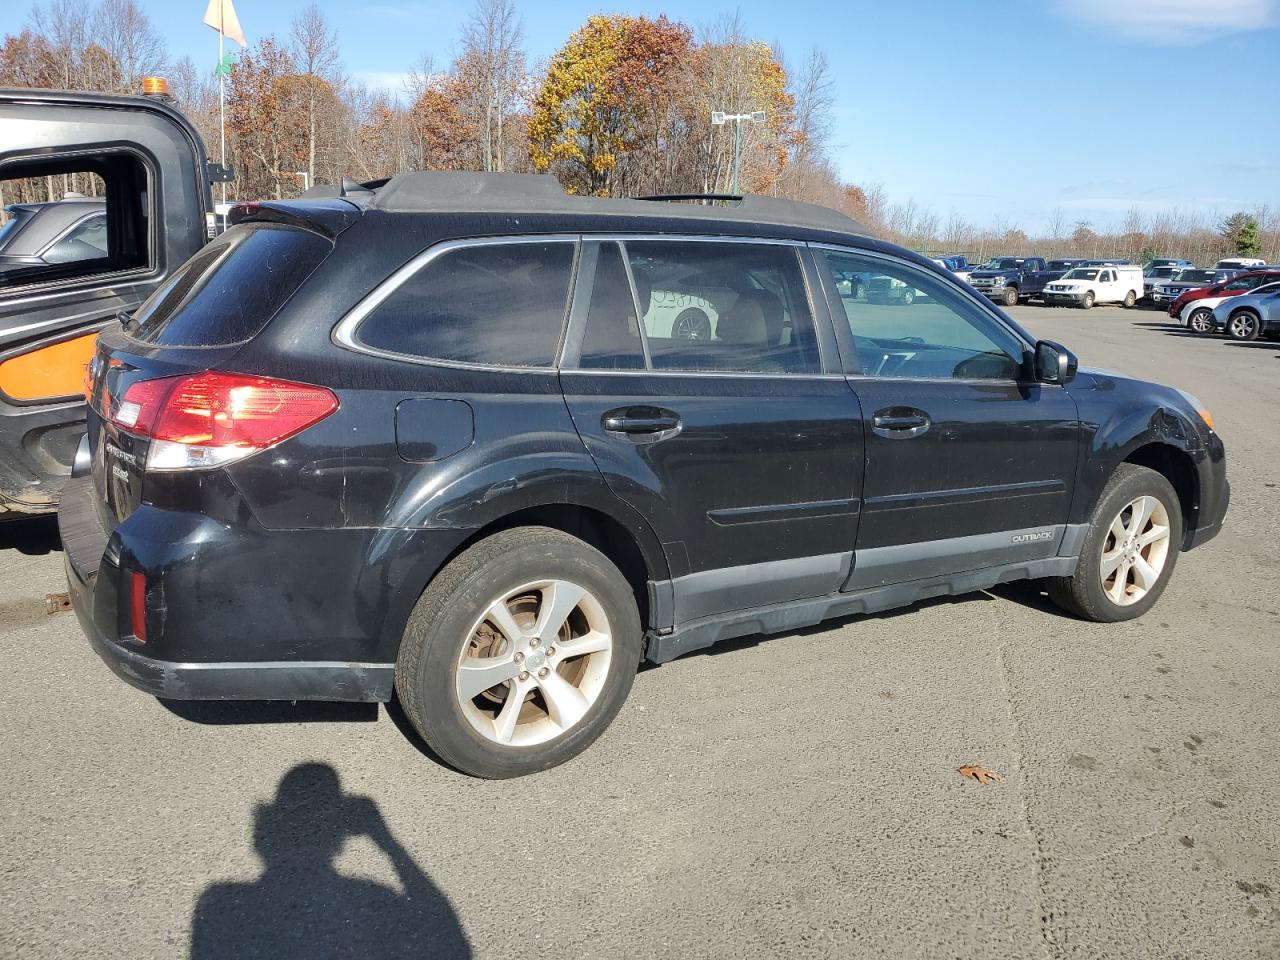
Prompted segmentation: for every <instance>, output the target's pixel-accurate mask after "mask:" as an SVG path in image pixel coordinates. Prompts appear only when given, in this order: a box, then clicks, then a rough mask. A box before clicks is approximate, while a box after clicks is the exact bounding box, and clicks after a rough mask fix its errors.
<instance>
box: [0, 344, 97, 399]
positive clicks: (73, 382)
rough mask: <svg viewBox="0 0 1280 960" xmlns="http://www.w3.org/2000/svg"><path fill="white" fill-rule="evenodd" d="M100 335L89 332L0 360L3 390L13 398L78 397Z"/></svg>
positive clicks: (1, 391)
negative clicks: (95, 342) (95, 343)
mask: <svg viewBox="0 0 1280 960" xmlns="http://www.w3.org/2000/svg"><path fill="white" fill-rule="evenodd" d="M97 339H98V334H97V333H96V332H94V333H86V334H84V335H83V336H80V337H74V338H72V339H71V340H62V341H60V342H58V343H52V344H50V345H49V346H47V347H40V348H38V349H36V350H32V351H30V352H29V353H22V354H19V355H18V356H16V357H10V358H9V359H8V360H6V361H4V362H3V363H0V393H4V395H5V396H7V397H8V398H9V399H11V400H19V401H24V400H53V399H56V398H58V397H74V396H77V395H78V394H79V393H80V392H81V389H82V387H83V383H84V370H85V367H86V366H88V364H89V360H90V359H91V358H92V357H93V345H94V341H96V340H97Z"/></svg>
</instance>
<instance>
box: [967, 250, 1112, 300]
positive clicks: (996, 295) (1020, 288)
mask: <svg viewBox="0 0 1280 960" xmlns="http://www.w3.org/2000/svg"><path fill="white" fill-rule="evenodd" d="M1089 262H1090V261H1088V260H1085V259H1083V258H1081V257H1061V258H1058V259H1056V260H1050V261H1049V262H1048V263H1045V261H1044V260H1043V259H1041V258H1040V257H993V258H992V259H990V260H988V261H987V262H986V263H984V264H983V265H982V266H981V267H978V268H977V269H976V270H974V271H973V273H972V274H971V275H970V277H969V283H970V284H972V285H973V288H974V289H975V290H977V291H978V292H979V293H983V294H985V295H986V296H988V297H990V298H991V299H992V300H998V301H999V302H1000V303H1003V304H1004V305H1005V306H1006V307H1012V306H1014V305H1015V304H1017V303H1018V301H1020V300H1022V301H1026V300H1030V299H1032V298H1033V297H1037V296H1040V295H1042V294H1043V293H1044V288H1045V287H1046V286H1048V285H1049V284H1050V283H1052V282H1053V281H1054V280H1058V279H1061V277H1062V276H1063V275H1064V274H1066V273H1067V271H1069V270H1074V269H1075V268H1076V267H1082V266H1085V265H1086V264H1088V263H1089Z"/></svg>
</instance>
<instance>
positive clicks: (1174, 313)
mask: <svg viewBox="0 0 1280 960" xmlns="http://www.w3.org/2000/svg"><path fill="white" fill-rule="evenodd" d="M1276 280H1280V269H1277V268H1273V267H1268V268H1267V269H1265V270H1250V271H1249V272H1248V273H1241V274H1237V275H1236V276H1234V277H1232V278H1231V279H1230V280H1227V281H1225V282H1224V283H1215V284H1214V285H1213V286H1211V287H1200V288H1198V289H1195V290H1184V291H1183V292H1182V293H1180V294H1178V298H1177V299H1176V300H1174V301H1173V303H1171V304H1169V316H1171V317H1173V319H1175V320H1177V319H1178V318H1179V316H1180V315H1181V313H1182V308H1183V307H1185V306H1186V305H1187V304H1188V303H1190V302H1191V301H1192V300H1199V299H1201V298H1202V297H1222V296H1227V297H1231V296H1235V295H1236V294H1241V293H1248V292H1249V291H1250V290H1252V289H1253V288H1254V287H1260V286H1262V285H1263V284H1264V283H1272V282H1273V281H1276Z"/></svg>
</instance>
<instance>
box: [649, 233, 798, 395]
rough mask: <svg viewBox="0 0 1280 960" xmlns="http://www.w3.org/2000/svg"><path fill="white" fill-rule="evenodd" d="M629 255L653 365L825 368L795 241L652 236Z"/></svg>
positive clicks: (741, 370) (723, 368)
mask: <svg viewBox="0 0 1280 960" xmlns="http://www.w3.org/2000/svg"><path fill="white" fill-rule="evenodd" d="M626 253H627V258H628V261H629V263H630V266H631V273H632V277H633V278H634V280H635V286H636V294H637V297H638V301H639V306H640V311H641V319H642V327H643V331H644V336H645V341H646V343H647V346H648V351H649V361H650V364H651V366H652V367H653V369H655V370H687V371H722V372H731V373H817V372H819V371H820V370H821V365H820V363H819V359H818V347H817V340H816V337H815V335H814V329H813V317H812V314H811V313H810V311H809V302H808V298H807V296H806V293H805V287H804V278H803V275H802V273H801V270H800V263H799V259H798V258H797V255H796V251H795V249H794V248H793V247H790V246H785V245H777V244H751V243H715V242H700V241H649V240H646V241H635V242H631V243H628V244H626Z"/></svg>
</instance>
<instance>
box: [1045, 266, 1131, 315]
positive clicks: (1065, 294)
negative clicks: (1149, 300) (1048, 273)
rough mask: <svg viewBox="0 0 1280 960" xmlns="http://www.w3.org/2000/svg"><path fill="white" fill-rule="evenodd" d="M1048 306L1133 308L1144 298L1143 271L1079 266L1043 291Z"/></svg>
mask: <svg viewBox="0 0 1280 960" xmlns="http://www.w3.org/2000/svg"><path fill="white" fill-rule="evenodd" d="M1041 296H1042V297H1043V298H1044V302H1045V304H1046V305H1047V306H1051V307H1052V306H1071V307H1084V309H1086V310H1088V309H1089V308H1090V307H1092V306H1093V305H1094V304H1095V303H1122V304H1124V305H1125V306H1126V307H1132V306H1133V305H1134V304H1135V303H1137V302H1138V298H1139V297H1141V296H1142V268H1141V267H1132V266H1109V267H1076V268H1075V269H1074V270H1068V271H1067V272H1066V273H1065V274H1063V276H1062V278H1061V279H1059V280H1055V281H1053V282H1052V283H1050V284H1048V285H1047V286H1046V287H1045V288H1044V293H1043V294H1042V295H1041Z"/></svg>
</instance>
